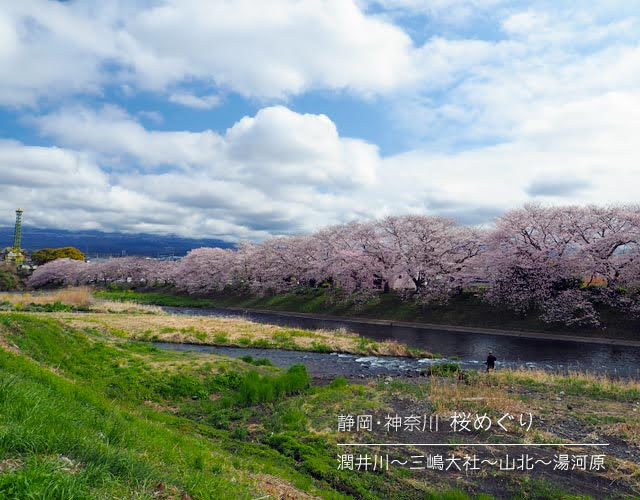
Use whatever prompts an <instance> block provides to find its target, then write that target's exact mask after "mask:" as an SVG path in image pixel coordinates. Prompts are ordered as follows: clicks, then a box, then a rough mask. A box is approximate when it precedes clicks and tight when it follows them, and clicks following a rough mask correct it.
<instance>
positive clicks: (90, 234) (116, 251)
mask: <svg viewBox="0 0 640 500" xmlns="http://www.w3.org/2000/svg"><path fill="white" fill-rule="evenodd" d="M12 243H13V227H0V248H4V247H7V246H11V244H12ZM233 246H234V245H233V244H232V243H228V242H226V241H222V240H216V239H212V238H181V237H179V236H158V235H154V234H125V233H103V232H100V231H66V230H63V229H42V228H35V227H29V226H22V248H24V249H26V250H28V251H33V250H37V249H39V248H46V247H53V248H57V247H76V248H77V249H78V250H80V251H82V252H84V253H85V255H87V257H107V256H122V255H143V256H148V257H168V256H172V255H173V256H181V255H185V254H186V253H187V252H188V251H189V250H191V249H193V248H199V247H218V248H233Z"/></svg>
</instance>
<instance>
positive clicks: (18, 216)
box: [13, 208, 24, 253]
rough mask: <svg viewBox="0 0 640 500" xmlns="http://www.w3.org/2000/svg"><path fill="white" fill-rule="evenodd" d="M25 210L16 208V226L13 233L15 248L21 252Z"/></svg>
mask: <svg viewBox="0 0 640 500" xmlns="http://www.w3.org/2000/svg"><path fill="white" fill-rule="evenodd" d="M23 212H24V210H22V209H21V208H19V209H18V210H16V228H15V230H14V233H13V250H14V251H15V252H17V253H20V240H21V239H22V213H23Z"/></svg>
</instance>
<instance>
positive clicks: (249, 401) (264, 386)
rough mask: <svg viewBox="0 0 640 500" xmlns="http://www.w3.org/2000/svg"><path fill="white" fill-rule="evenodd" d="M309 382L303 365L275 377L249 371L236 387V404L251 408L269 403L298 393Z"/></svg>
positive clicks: (294, 366)
mask: <svg viewBox="0 0 640 500" xmlns="http://www.w3.org/2000/svg"><path fill="white" fill-rule="evenodd" d="M310 381H311V378H310V377H309V374H308V373H307V369H306V367H305V366H304V365H293V366H292V367H291V368H289V370H287V372H286V373H283V374H282V375H279V376H277V377H271V376H268V375H265V376H261V375H260V374H259V373H258V372H256V371H250V372H249V373H247V374H246V375H245V376H244V379H243V380H242V382H241V383H240V386H239V387H238V391H237V393H236V404H237V405H238V406H252V405H255V404H259V403H270V402H272V401H275V400H277V399H280V398H281V397H283V396H287V395H291V394H296V393H299V392H300V391H302V390H304V389H306V388H307V387H308V386H309V383H310Z"/></svg>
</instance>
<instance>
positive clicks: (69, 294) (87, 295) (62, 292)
mask: <svg viewBox="0 0 640 500" xmlns="http://www.w3.org/2000/svg"><path fill="white" fill-rule="evenodd" d="M3 301H7V302H9V303H10V304H11V305H13V306H16V305H18V304H32V303H33V304H39V305H45V304H54V303H56V302H61V303H62V304H69V305H73V306H80V307H88V306H89V305H90V304H91V303H92V301H93V296H92V295H91V289H90V288H89V287H86V286H76V287H69V288H62V289H59V290H52V291H45V292H36V293H33V294H32V293H28V292H27V293H2V294H0V302H3Z"/></svg>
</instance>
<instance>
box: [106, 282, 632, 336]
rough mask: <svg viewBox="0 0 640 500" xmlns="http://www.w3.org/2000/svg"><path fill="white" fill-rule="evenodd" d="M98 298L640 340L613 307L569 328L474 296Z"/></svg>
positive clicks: (114, 294)
mask: <svg viewBox="0 0 640 500" xmlns="http://www.w3.org/2000/svg"><path fill="white" fill-rule="evenodd" d="M94 293H95V294H96V296H98V297H100V298H103V299H107V300H111V301H123V302H135V303H140V304H149V305H158V306H175V307H181V306H182V307H184V306H186V307H216V306H217V307H246V308H255V309H268V310H272V311H287V312H302V313H316V314H328V315H333V316H345V317H347V316H350V317H360V318H368V319H386V320H395V321H410V322H411V321H412V322H418V323H435V324H442V325H453V326H469V327H476V328H496V329H502V330H521V331H531V332H543V333H554V334H563V335H568V336H581V337H598V338H613V339H626V340H640V333H639V332H640V321H634V320H630V319H628V318H626V317H625V316H624V315H622V314H620V313H616V312H615V311H611V310H609V309H602V310H601V311H600V314H601V317H602V321H603V327H602V328H566V327H560V326H555V325H550V324H547V323H544V322H542V321H540V320H538V319H536V318H535V317H534V316H535V315H530V316H526V317H522V316H519V315H516V314H514V313H513V312H511V311H507V310H504V309H501V308H498V307H494V306H491V305H489V304H487V303H486V302H484V301H482V300H481V299H480V298H479V297H478V296H477V294H475V293H471V292H469V293H464V294H461V295H459V296H456V297H453V298H452V299H451V300H450V302H449V303H448V304H445V305H430V306H421V305H419V304H417V303H415V302H414V301H403V300H401V299H400V297H398V296H397V295H396V294H394V293H387V294H379V295H377V296H375V297H374V298H367V299H366V300H361V299H359V297H358V295H355V296H351V297H343V298H340V297H336V296H335V295H334V294H332V293H331V292H329V291H327V290H326V289H312V290H306V291H304V292H300V293H288V294H279V295H265V296H262V297H259V296H246V295H237V294H233V293H223V294H217V295H214V296H210V297H194V296H185V295H179V294H175V293H171V290H164V291H136V290H97V291H95V292H94Z"/></svg>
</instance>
